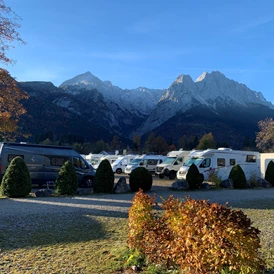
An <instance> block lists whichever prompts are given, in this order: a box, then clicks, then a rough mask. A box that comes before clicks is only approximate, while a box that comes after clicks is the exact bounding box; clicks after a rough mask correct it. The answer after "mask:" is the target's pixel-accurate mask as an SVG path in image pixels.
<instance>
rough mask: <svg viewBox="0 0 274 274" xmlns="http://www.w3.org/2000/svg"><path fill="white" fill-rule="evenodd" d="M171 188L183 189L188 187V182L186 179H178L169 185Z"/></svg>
mask: <svg viewBox="0 0 274 274" xmlns="http://www.w3.org/2000/svg"><path fill="white" fill-rule="evenodd" d="M171 188H172V189H174V190H184V189H189V184H188V182H187V181H186V180H179V181H176V182H174V183H173V184H172V185H171Z"/></svg>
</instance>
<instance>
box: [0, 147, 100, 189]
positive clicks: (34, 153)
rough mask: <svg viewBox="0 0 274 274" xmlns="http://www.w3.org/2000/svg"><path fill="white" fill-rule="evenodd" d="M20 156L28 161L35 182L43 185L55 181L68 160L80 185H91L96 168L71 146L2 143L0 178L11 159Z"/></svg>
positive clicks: (0, 148)
mask: <svg viewBox="0 0 274 274" xmlns="http://www.w3.org/2000/svg"><path fill="white" fill-rule="evenodd" d="M16 156H20V157H21V158H22V159H23V160H24V161H25V163H26V165H27V167H28V170H29V172H30V177H31V180H32V183H33V184H38V185H39V186H42V185H43V184H45V183H47V182H52V181H55V180H56V178H57V175H58V173H59V171H60V169H61V167H62V166H63V164H64V163H65V162H66V161H71V162H72V163H73V164H74V167H75V170H76V174H77V178H78V185H79V187H90V186H91V185H92V181H93V179H94V176H95V170H94V169H93V168H92V167H91V166H90V165H89V164H88V163H87V161H86V160H85V159H84V158H83V157H82V156H81V155H80V154H79V153H77V152H76V151H75V150H74V149H72V148H71V147H64V146H49V145H34V144H21V143H20V144H19V143H2V145H1V147H0V179H1V180H2V178H3V176H4V173H5V171H6V169H7V167H8V165H9V164H10V162H11V160H12V159H13V158H15V157H16Z"/></svg>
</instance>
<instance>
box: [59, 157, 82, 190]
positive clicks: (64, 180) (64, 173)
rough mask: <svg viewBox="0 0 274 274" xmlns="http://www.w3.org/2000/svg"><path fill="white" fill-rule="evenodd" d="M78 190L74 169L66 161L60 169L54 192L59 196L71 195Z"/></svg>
mask: <svg viewBox="0 0 274 274" xmlns="http://www.w3.org/2000/svg"><path fill="white" fill-rule="evenodd" d="M77 188H78V178H77V175H76V171H75V168H74V166H73V164H72V163H71V162H70V161H66V162H65V163H64V165H63V166H62V167H61V169H60V171H59V174H58V176H57V179H56V181H55V191H56V193H58V194H61V195H73V194H75V193H76V191H77Z"/></svg>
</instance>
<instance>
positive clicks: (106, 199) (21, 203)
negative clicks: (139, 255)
mask: <svg viewBox="0 0 274 274" xmlns="http://www.w3.org/2000/svg"><path fill="white" fill-rule="evenodd" d="M117 178H118V177H116V180H117ZM171 184H172V181H170V180H160V179H158V178H154V182H153V186H152V189H151V191H149V192H148V194H149V195H153V194H154V193H155V194H156V195H157V201H158V202H161V197H163V198H165V199H167V198H168V197H169V196H170V195H173V196H174V197H175V198H179V199H184V198H185V197H186V196H190V197H191V198H193V199H206V200H208V201H209V202H217V203H219V204H225V203H228V206H233V207H237V206H239V207H240V206H242V205H243V204H245V205H246V204H248V205H249V206H250V207H251V208H262V209H263V208H264V207H265V206H266V205H265V203H266V202H267V205H268V206H269V204H271V205H272V206H274V188H261V189H243V190H234V189H222V190H197V191H174V190H171V189H170V186H171ZM133 197H134V193H126V194H92V195H87V196H75V197H48V198H19V199H0V208H1V212H0V218H1V217H4V216H10V215H20V216H24V215H31V214H38V215H45V214H51V213H73V212H75V213H77V212H81V213H87V214H93V215H97V216H117V217H127V212H128V209H129V207H130V206H131V204H132V202H131V201H132V198H133Z"/></svg>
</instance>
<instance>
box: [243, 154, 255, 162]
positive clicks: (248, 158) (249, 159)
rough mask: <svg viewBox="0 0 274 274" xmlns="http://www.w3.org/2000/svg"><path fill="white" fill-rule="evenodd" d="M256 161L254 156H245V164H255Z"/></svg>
mask: <svg viewBox="0 0 274 274" xmlns="http://www.w3.org/2000/svg"><path fill="white" fill-rule="evenodd" d="M256 159H257V157H256V155H246V162H248V163H255V162H256Z"/></svg>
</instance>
